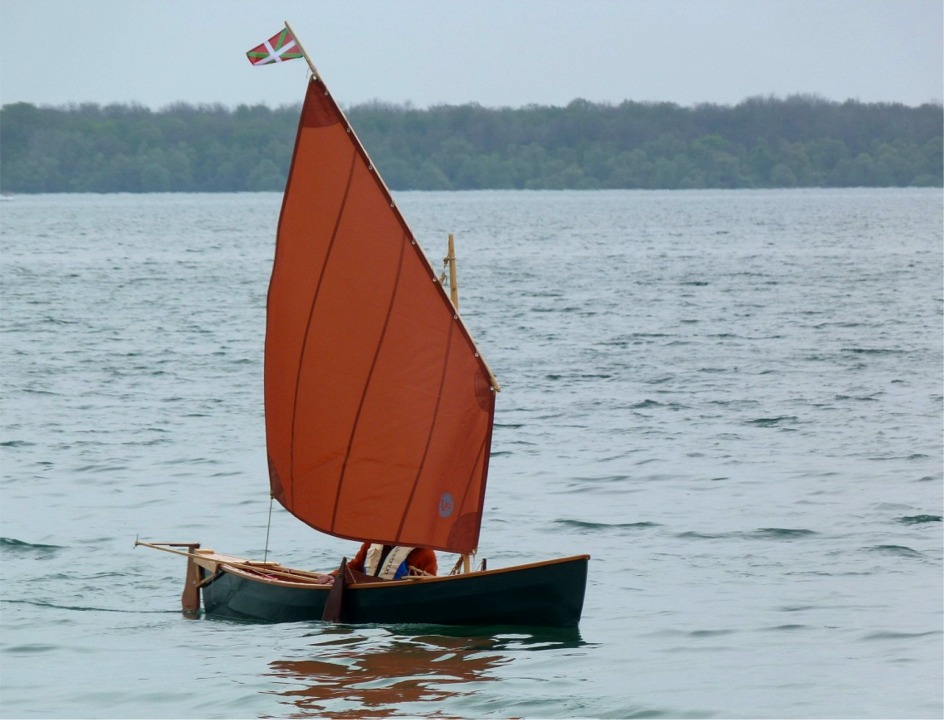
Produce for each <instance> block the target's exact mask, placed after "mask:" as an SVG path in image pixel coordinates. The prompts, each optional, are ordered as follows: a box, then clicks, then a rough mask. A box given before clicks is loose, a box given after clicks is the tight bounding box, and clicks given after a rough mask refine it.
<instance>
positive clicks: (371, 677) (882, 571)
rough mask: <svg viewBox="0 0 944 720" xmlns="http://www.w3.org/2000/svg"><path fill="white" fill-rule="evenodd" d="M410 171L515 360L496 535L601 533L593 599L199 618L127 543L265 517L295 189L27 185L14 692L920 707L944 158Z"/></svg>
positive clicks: (417, 710)
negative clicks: (790, 171)
mask: <svg viewBox="0 0 944 720" xmlns="http://www.w3.org/2000/svg"><path fill="white" fill-rule="evenodd" d="M397 197H398V200H399V202H400V204H401V207H402V208H403V209H404V213H405V214H406V217H407V218H408V220H409V221H410V223H411V225H412V226H413V229H414V231H415V233H416V235H417V236H418V237H419V239H420V241H421V242H422V243H423V244H424V246H425V247H426V250H427V253H428V254H429V256H430V257H431V258H433V259H434V261H435V264H436V265H437V266H438V265H439V258H441V257H442V255H443V253H444V250H445V239H446V234H447V233H449V232H454V233H455V234H456V237H457V242H458V255H459V273H460V275H459V278H460V280H459V282H460V292H461V299H462V310H463V314H464V316H465V318H466V322H467V324H468V325H469V327H470V328H471V330H472V333H473V334H474V335H475V337H476V340H477V341H478V344H479V346H480V347H481V348H482V350H483V351H484V352H485V354H486V357H487V358H488V361H489V363H490V365H491V366H492V368H493V370H494V371H495V373H496V375H497V377H498V379H499V381H500V382H501V383H502V387H503V392H502V393H501V395H499V397H498V410H497V415H496V417H497V426H496V430H495V436H494V455H493V460H492V466H491V473H490V480H489V490H488V495H487V498H486V519H485V523H484V525H483V530H482V547H481V553H480V555H481V556H485V557H487V558H488V560H489V566H490V567H500V566H503V565H509V564H516V563H522V562H531V561H535V560H540V559H544V558H549V557H552V556H557V555H569V554H576V553H584V552H587V553H590V554H591V555H592V556H593V560H592V561H591V565H590V580H589V585H588V588H587V602H586V606H585V608H584V618H583V621H582V623H581V625H580V628H579V630H577V631H572V632H528V631H509V630H507V629H501V628H493V629H484V630H482V631H481V632H478V633H469V632H457V631H450V630H448V629H444V628H437V627H379V626H378V627H351V626H332V625H322V624H320V623H298V624H285V625H276V626H265V625H256V624H244V623H234V622H229V621H219V620H207V619H198V620H188V619H185V618H184V617H183V616H182V615H181V614H180V612H179V594H180V590H181V588H182V584H183V575H184V562H183V560H182V559H180V558H176V557H172V556H169V555H165V554H163V553H156V552H153V551H151V550H147V549H141V548H139V549H137V550H133V549H132V545H133V543H134V539H135V537H136V536H137V535H140V536H141V538H142V539H150V540H158V541H198V542H201V543H203V545H204V546H205V547H213V548H215V549H217V550H221V551H225V552H230V553H233V554H238V555H248V556H253V557H261V556H262V554H263V552H264V551H265V543H266V524H267V517H268V513H269V499H268V481H267V475H266V470H265V450H264V428H263V418H262V411H263V408H262V341H263V330H264V304H265V293H266V285H267V283H268V277H269V270H270V262H271V256H272V251H273V242H274V232H275V226H276V221H277V217H278V212H279V205H280V200H281V199H280V196H279V195H277V194H246V195H150V196H35V197H15V198H13V199H5V200H4V201H3V202H2V203H0V213H2V257H0V265H2V305H0V329H2V344H0V377H2V438H0V441H2V447H0V450H2V454H0V462H2V480H3V484H2V505H0V508H2V509H0V521H2V530H0V536H2V540H0V550H2V566H0V569H2V588H0V595H2V597H0V599H2V604H0V611H2V635H0V663H2V665H0V670H2V675H0V713H2V716H3V717H31V718H32V717H76V718H78V717H95V718H138V717H150V718H165V717H174V718H191V717H202V718H227V717H234V718H235V717H250V718H251V717H276V718H287V717H307V716H311V717H352V718H354V717H356V718H363V717H399V716H412V717H457V718H477V717H499V718H500V717H525V718H571V717H590V718H630V717H699V718H700V717H718V718H743V717H750V718H788V717H789V718H834V717H835V718H839V717H843V718H846V717H848V718H853V717H854V718H905V717H907V718H918V717H921V718H924V717H927V718H935V717H936V718H940V717H941V716H942V713H944V699H942V684H941V683H942V674H944V667H942V665H944V661H942V647H944V635H942V595H944V591H942V590H944V589H942V523H941V515H942V440H941V438H942V226H944V221H942V194H941V191H940V190H832V191H826V190H802V191H730V192H720V191H718V192H710V191H702V192H694V191H693V192H482V193H456V194H448V193H442V194H440V193H406V194H398V196H397ZM354 549H356V548H354V547H353V544H352V543H349V542H346V541H341V540H337V539H334V538H330V537H327V536H323V535H320V534H318V533H316V532H314V531H312V530H310V529H309V528H307V527H305V526H303V525H301V523H299V522H298V521H296V520H294V519H293V518H292V517H291V516H289V515H288V514H287V513H285V512H284V511H281V510H280V509H278V508H277V509H276V510H275V511H274V513H273V520H272V528H271V534H270V539H269V557H270V559H271V558H275V559H277V560H280V561H282V562H285V563H288V564H292V565H296V566H299V567H306V568H312V569H329V568H333V567H335V566H336V565H337V563H338V561H339V559H340V557H341V555H342V554H346V555H348V556H350V554H351V553H352V552H353V550H354ZM452 559H453V558H451V557H449V556H445V557H442V558H441V559H440V565H441V566H442V565H449V564H451V562H452Z"/></svg>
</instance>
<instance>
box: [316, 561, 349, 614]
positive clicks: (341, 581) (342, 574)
mask: <svg viewBox="0 0 944 720" xmlns="http://www.w3.org/2000/svg"><path fill="white" fill-rule="evenodd" d="M345 584H347V558H344V559H342V560H341V565H340V567H339V568H338V576H337V577H336V578H335V579H334V585H332V586H331V591H330V592H329V593H328V599H327V600H326V601H325V608H324V612H323V613H322V615H321V619H322V620H324V621H325V622H342V618H343V616H344V586H345Z"/></svg>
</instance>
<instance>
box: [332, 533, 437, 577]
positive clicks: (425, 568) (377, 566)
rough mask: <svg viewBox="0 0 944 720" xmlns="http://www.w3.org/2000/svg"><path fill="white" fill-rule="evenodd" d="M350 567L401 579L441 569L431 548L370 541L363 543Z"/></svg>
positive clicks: (369, 573)
mask: <svg viewBox="0 0 944 720" xmlns="http://www.w3.org/2000/svg"><path fill="white" fill-rule="evenodd" d="M348 567H349V568H351V569H352V570H359V571H360V572H362V573H365V574H366V575H373V576H374V577H379V578H383V579H384V580H399V579H400V578H403V577H406V576H407V575H413V576H417V575H422V576H425V575H435V574H436V573H437V572H438V571H439V563H438V562H437V561H436V553H435V552H433V551H432V550H430V549H429V548H411V547H401V546H399V545H381V544H379V543H370V542H365V543H364V544H363V545H361V547H360V550H358V551H357V555H355V556H354V559H353V560H351V562H349V563H348Z"/></svg>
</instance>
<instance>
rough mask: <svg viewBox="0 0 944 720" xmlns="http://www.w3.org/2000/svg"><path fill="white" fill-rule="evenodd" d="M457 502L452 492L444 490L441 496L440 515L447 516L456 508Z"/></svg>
mask: <svg viewBox="0 0 944 720" xmlns="http://www.w3.org/2000/svg"><path fill="white" fill-rule="evenodd" d="M455 507H456V502H455V500H453V499H452V493H447V492H444V493H443V494H442V495H441V496H440V497H439V517H441V518H447V517H449V516H450V515H452V511H453V510H455Z"/></svg>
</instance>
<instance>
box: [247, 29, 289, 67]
mask: <svg viewBox="0 0 944 720" xmlns="http://www.w3.org/2000/svg"><path fill="white" fill-rule="evenodd" d="M246 57H248V58H249V62H251V63H252V64H253V65H269V64H271V63H278V62H284V61H285V60H294V59H295V58H300V57H303V55H302V50H301V48H300V47H299V45H298V43H297V42H295V38H293V37H292V33H290V32H289V31H288V28H283V29H282V31H281V32H278V33H276V34H275V35H273V36H272V37H270V38H269V39H268V40H266V41H265V42H264V43H262V45H259V46H257V47H254V48H253V49H252V50H250V51H249V52H247V53H246Z"/></svg>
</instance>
